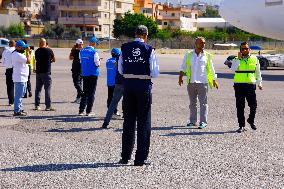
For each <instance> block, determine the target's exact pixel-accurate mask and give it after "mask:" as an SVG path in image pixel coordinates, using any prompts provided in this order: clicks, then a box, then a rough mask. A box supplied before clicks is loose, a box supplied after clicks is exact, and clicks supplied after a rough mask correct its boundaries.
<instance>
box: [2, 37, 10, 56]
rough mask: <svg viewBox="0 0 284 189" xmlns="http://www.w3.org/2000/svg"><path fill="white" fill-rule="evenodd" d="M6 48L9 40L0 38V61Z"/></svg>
mask: <svg viewBox="0 0 284 189" xmlns="http://www.w3.org/2000/svg"><path fill="white" fill-rule="evenodd" d="M8 46H9V40H8V39H6V38H0V59H1V58H2V53H3V51H4V50H5V48H6V47H8Z"/></svg>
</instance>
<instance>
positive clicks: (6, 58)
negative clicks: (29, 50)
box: [2, 40, 16, 106]
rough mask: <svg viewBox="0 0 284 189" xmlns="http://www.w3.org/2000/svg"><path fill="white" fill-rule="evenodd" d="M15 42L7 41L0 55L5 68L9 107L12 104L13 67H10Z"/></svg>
mask: <svg viewBox="0 0 284 189" xmlns="http://www.w3.org/2000/svg"><path fill="white" fill-rule="evenodd" d="M15 44H16V42H15V41H14V40H10V41H9V47H7V48H6V49H5V51H4V52H3V55H2V59H3V65H4V66H5V68H6V73H5V75H6V86H7V95H8V99H9V106H12V105H13V104H14V82H13V79H12V75H13V65H12V59H11V57H12V52H13V51H14V50H15Z"/></svg>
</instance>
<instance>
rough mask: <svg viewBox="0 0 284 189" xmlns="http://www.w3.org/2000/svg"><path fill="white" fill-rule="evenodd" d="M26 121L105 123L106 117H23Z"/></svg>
mask: <svg viewBox="0 0 284 189" xmlns="http://www.w3.org/2000/svg"><path fill="white" fill-rule="evenodd" d="M21 119H24V120H41V119H46V120H52V121H56V122H64V123H66V122H72V123H74V122H90V121H103V120H104V117H92V116H90V117H88V116H78V115H58V116H56V115H55V116H26V117H21Z"/></svg>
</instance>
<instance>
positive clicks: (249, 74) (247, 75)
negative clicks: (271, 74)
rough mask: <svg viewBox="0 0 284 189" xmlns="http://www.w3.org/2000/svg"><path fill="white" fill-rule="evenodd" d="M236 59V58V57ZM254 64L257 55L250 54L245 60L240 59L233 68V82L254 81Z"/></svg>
mask: <svg viewBox="0 0 284 189" xmlns="http://www.w3.org/2000/svg"><path fill="white" fill-rule="evenodd" d="M236 59H237V58H236ZM256 64H257V57H255V56H250V57H249V58H248V59H247V61H246V60H244V59H240V65H239V67H238V69H237V70H235V76H234V82H235V83H255V82H256V72H255V70H256Z"/></svg>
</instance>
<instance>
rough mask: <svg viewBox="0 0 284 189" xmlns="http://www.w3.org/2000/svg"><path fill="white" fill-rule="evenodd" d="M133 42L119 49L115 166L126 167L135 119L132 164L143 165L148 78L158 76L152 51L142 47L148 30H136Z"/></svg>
mask: <svg viewBox="0 0 284 189" xmlns="http://www.w3.org/2000/svg"><path fill="white" fill-rule="evenodd" d="M135 35H136V39H135V40H134V41H133V42H129V43H125V44H123V45H122V46H121V51H122V54H121V56H120V58H119V61H118V70H119V73H120V74H122V75H123V77H124V83H123V85H124V94H123V98H124V102H123V113H124V122H123V134H122V153H121V160H120V161H119V163H122V164H127V163H128V161H129V160H130V158H131V153H132V150H133V146H134V139H135V126H136V120H137V151H136V156H135V161H134V165H135V166H143V165H147V164H148V162H146V160H147V158H148V154H149V147H150V135H151V99H152V96H151V89H152V82H151V78H152V77H158V75H159V66H158V64H157V59H156V55H155V50H154V49H153V47H151V46H150V45H148V44H146V43H145V42H146V40H147V36H148V29H147V27H146V26H143V25H140V26H138V27H137V29H136V32H135Z"/></svg>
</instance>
